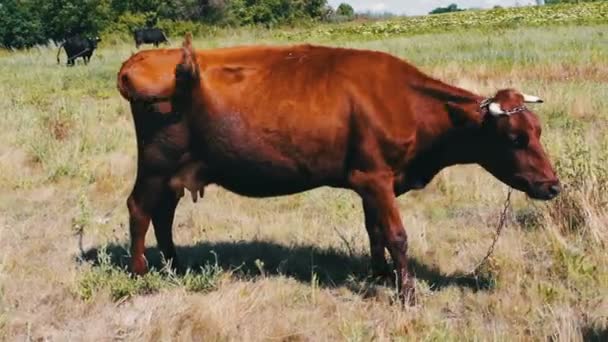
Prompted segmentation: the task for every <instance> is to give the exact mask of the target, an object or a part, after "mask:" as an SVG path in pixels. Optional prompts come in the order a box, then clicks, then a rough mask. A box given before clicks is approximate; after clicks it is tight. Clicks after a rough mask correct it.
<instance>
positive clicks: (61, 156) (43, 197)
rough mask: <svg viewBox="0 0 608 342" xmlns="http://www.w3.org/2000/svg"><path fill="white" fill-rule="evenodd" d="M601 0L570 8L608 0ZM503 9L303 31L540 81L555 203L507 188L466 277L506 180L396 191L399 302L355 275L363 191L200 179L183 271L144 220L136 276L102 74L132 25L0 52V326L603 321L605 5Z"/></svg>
mask: <svg viewBox="0 0 608 342" xmlns="http://www.w3.org/2000/svg"><path fill="white" fill-rule="evenodd" d="M605 4H606V3H605V2H604V3H603V4H600V5H598V4H592V5H584V6H581V9H585V8H588V7H589V6H591V7H589V8H599V9H601V11H604V12H601V11H596V12H597V13H606V12H605V11H606V7H605V6H606V5H605ZM592 6H597V7H592ZM505 11H507V10H505ZM508 11H510V10H508ZM530 11H532V10H530ZM594 13H595V12H594ZM475 15H476V14H475ZM463 16H464V14H463ZM442 18H461V17H459V15H454V17H452V16H451V15H450V16H442ZM462 18H464V17H462ZM433 20H434V19H433ZM438 20H439V19H438ZM522 20H530V19H529V18H527V17H526V18H524V19H522ZM374 25H387V27H389V26H390V25H393V24H380V23H378V24H374ZM514 26H515V27H514V28H512V29H507V28H503V29H501V30H491V29H480V28H474V29H470V30H468V31H462V30H461V31H458V32H453V33H450V32H444V33H429V34H420V35H415V36H411V37H400V38H386V39H356V38H353V39H351V38H348V37H349V36H350V35H352V34H353V33H352V32H349V33H348V35H342V34H336V35H334V34H333V33H332V34H330V35H329V38H327V37H324V36H323V35H321V34H319V33H318V32H317V31H314V32H313V33H311V35H310V36H309V37H308V38H307V39H306V40H308V41H312V42H315V41H319V42H323V43H324V44H332V45H339V46H350V47H356V48H367V49H376V50H383V51H387V52H390V53H393V54H396V55H398V56H400V57H402V58H405V59H407V60H409V61H411V62H413V63H414V64H416V65H417V66H418V67H420V68H421V69H423V70H424V71H425V72H427V73H429V74H431V75H433V76H435V77H438V78H441V79H443V80H445V81H448V82H450V83H453V84H457V85H460V86H462V87H465V88H467V89H470V90H473V91H476V92H479V93H481V94H486V95H491V94H492V93H493V92H494V91H495V90H496V89H498V88H503V87H510V86H513V87H516V88H518V89H521V90H522V91H525V92H527V93H530V94H535V95H539V96H541V97H542V98H543V99H544V100H545V103H544V104H542V105H535V106H534V108H535V110H536V112H537V113H538V114H539V116H540V117H541V118H542V121H543V128H544V129H543V142H544V144H545V146H546V147H547V148H548V150H549V153H550V154H551V156H552V158H553V160H555V162H556V167H557V170H558V173H559V176H560V177H561V179H562V181H563V182H564V183H565V185H566V190H565V191H564V193H563V194H562V195H561V196H560V198H559V200H556V201H553V202H551V203H539V202H534V201H531V200H529V199H527V198H526V197H525V195H523V194H521V193H516V194H515V195H514V205H513V209H512V211H510V212H509V219H508V226H507V228H506V229H505V231H504V233H503V236H502V237H501V239H500V241H499V243H498V245H497V248H496V251H495V253H494V255H493V256H492V258H491V260H490V263H489V264H488V265H487V266H486V267H485V268H484V270H483V272H482V274H481V275H480V276H479V277H477V278H473V277H470V276H467V275H466V273H467V272H468V271H469V270H470V269H471V268H472V267H474V266H475V264H476V263H477V262H478V261H479V260H480V258H481V257H483V255H484V253H485V252H486V249H487V247H488V245H489V244H490V242H491V240H492V237H493V233H494V229H495V224H496V221H497V219H498V215H499V212H500V210H501V205H502V202H503V201H504V198H505V196H506V191H507V188H506V186H505V185H502V184H501V183H499V182H498V181H497V180H495V179H494V178H492V177H491V176H489V175H487V174H486V173H484V172H483V171H482V170H481V169H480V168H479V167H475V166H466V167H464V166H463V167H453V168H451V169H449V170H446V171H444V172H442V174H440V175H439V176H438V177H437V178H436V179H435V180H434V182H433V183H432V184H431V185H430V186H429V187H428V188H427V189H425V190H423V191H416V192H412V193H409V194H407V195H404V196H402V197H401V198H400V199H399V205H400V209H401V214H402V217H403V221H404V223H405V225H406V229H407V230H408V232H409V236H410V237H411V243H410V246H411V247H410V253H411V255H412V259H413V261H412V263H413V268H414V271H415V273H416V275H417V279H418V282H417V291H418V295H419V299H420V305H419V306H418V307H415V308H406V309H401V308H400V307H399V306H397V305H392V304H391V301H392V296H393V294H394V291H393V287H392V286H391V285H390V284H379V283H375V282H373V281H372V280H371V279H370V278H369V277H368V274H367V267H368V262H369V260H368V254H369V252H368V240H367V236H366V232H365V228H364V226H363V214H362V209H361V208H360V203H359V200H358V198H357V197H356V196H355V195H354V194H352V193H350V192H347V191H338V190H330V189H318V190H315V191H311V192H307V193H303V194H299V195H294V196H288V197H280V198H272V199H265V200H255V199H248V198H243V197H240V196H237V195H234V194H231V193H228V192H226V191H224V190H222V189H220V188H210V189H209V191H207V193H206V197H205V198H204V199H203V200H202V201H199V203H197V204H193V203H191V201H189V200H183V201H182V203H181V204H180V207H179V208H178V211H177V218H176V223H175V226H174V227H175V238H176V243H177V245H178V246H179V247H178V254H179V255H180V257H181V258H182V260H184V261H186V262H187V263H188V264H189V265H190V266H191V267H192V272H190V273H188V274H187V275H175V274H171V273H170V272H167V271H166V270H163V269H162V263H161V261H160V260H159V254H158V251H157V250H156V248H155V240H154V237H153V234H152V233H151V232H150V233H149V234H148V238H149V239H148V246H149V247H150V250H149V253H148V258H149V260H150V261H151V262H152V264H153V266H155V268H156V270H155V271H154V272H152V273H151V274H149V275H147V276H145V277H143V278H138V279H133V278H130V277H129V276H128V274H127V273H126V272H125V271H124V270H123V266H124V265H125V263H126V262H127V261H128V257H127V246H128V242H129V238H128V227H127V224H128V214H127V210H126V205H125V201H126V198H127V196H128V194H129V192H130V190H131V187H132V184H133V181H134V179H135V158H136V148H135V135H134V129H133V125H132V119H131V115H130V110H129V107H128V104H127V102H126V101H124V100H122V98H120V96H119V94H118V92H117V91H116V88H115V82H116V79H115V78H116V72H117V71H118V69H119V67H120V64H121V62H122V61H124V60H125V59H126V58H128V57H129V56H130V55H131V53H132V52H134V48H133V46H132V44H130V43H129V44H128V45H127V44H120V45H117V46H113V47H106V48H102V49H100V50H99V51H96V52H95V54H94V56H93V58H92V60H91V63H90V65H89V66H87V67H85V66H82V65H77V66H76V67H74V68H66V67H65V66H64V65H63V63H64V61H65V55H63V57H62V61H63V62H62V65H57V64H56V62H55V54H56V50H53V49H48V48H40V49H31V50H29V51H27V52H20V53H8V52H3V53H2V54H0V94H2V95H1V96H0V108H2V110H1V111H0V128H1V130H2V132H3V133H2V134H0V190H2V191H0V336H2V337H3V339H4V340H11V341H13V340H28V341H29V340H44V339H46V338H48V339H49V340H54V341H58V340H59V341H62V340H90V341H92V340H128V341H132V340H152V341H157V340H184V341H189V340H191V339H193V337H196V338H198V339H200V340H204V341H210V340H222V341H223V340H234V341H237V340H254V341H260V340H265V341H266V340H280V341H283V340H290V341H291V340H314V341H319V340H332V341H333V340H348V341H368V340H394V339H406V340H407V339H413V340H437V341H444V340H459V341H460V340H501V341H502V340H504V341H507V340H508V341H511V340H546V339H550V340H560V341H582V340H594V339H595V340H598V341H599V340H606V339H607V338H608V337H607V336H608V253H607V252H606V247H607V246H606V241H608V211H607V208H608V44H607V43H608V36H607V35H606V32H608V31H607V30H608V24H606V23H605V24H597V23H591V24H586V25H578V26H556V27H551V28H550V29H548V28H518V27H517V25H514ZM336 27H337V26H336ZM348 27H350V26H344V28H343V29H344V30H350V29H349V28H348ZM353 27H355V26H353ZM289 34H295V33H293V32H291V33H289ZM362 34H364V33H362ZM389 34H392V33H389ZM286 37H287V36H283V37H278V38H277V37H275V38H274V39H277V40H276V41H278V42H285V39H286ZM294 37H295V38H294ZM298 37H300V36H297V35H295V36H289V37H287V38H290V39H296V40H297V39H299V38H298ZM374 37H375V38H378V36H374ZM260 41H262V42H265V43H270V42H272V41H273V40H272V39H271V38H269V36H267V35H266V36H264V35H260V37H258V36H256V34H252V33H245V32H240V33H239V32H235V33H234V34H233V35H231V36H221V37H216V38H213V39H199V40H198V41H196V42H195V46H196V47H197V48H206V47H214V46H226V45H234V44H237V43H257V42H260ZM173 44H174V46H178V44H179V38H174V43H173ZM395 92H396V93H395V94H387V96H389V95H390V96H398V89H397V90H395ZM80 232H82V234H80ZM79 236H80V237H81V239H80V238H79ZM79 244H81V245H82V249H83V251H84V252H85V255H84V259H85V260H84V261H83V260H81V259H82V255H81V252H80V249H79Z"/></svg>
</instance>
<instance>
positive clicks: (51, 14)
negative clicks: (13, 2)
mask: <svg viewBox="0 0 608 342" xmlns="http://www.w3.org/2000/svg"><path fill="white" fill-rule="evenodd" d="M36 2H37V3H38V4H37V8H38V11H39V13H40V18H41V20H42V22H44V27H45V36H46V37H47V38H48V39H53V40H55V41H60V40H63V39H65V38H67V37H69V36H72V35H83V36H92V35H97V34H99V32H100V31H101V30H102V29H103V28H104V27H105V26H106V25H108V23H109V22H110V21H111V20H112V19H113V17H114V16H113V11H112V7H111V1H110V0H37V1H36Z"/></svg>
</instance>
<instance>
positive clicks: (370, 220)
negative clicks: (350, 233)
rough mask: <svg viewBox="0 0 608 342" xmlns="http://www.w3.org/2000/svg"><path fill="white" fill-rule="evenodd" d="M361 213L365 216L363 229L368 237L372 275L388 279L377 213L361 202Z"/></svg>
mask: <svg viewBox="0 0 608 342" xmlns="http://www.w3.org/2000/svg"><path fill="white" fill-rule="evenodd" d="M363 213H364V214H365V229H366V230H367V235H368V236H369V247H370V255H371V268H372V274H373V276H374V277H381V278H384V277H388V276H390V270H389V267H388V264H387V263H386V258H385V257H384V249H385V247H386V242H385V240H384V234H383V232H382V229H381V228H380V223H379V221H378V216H377V212H376V210H373V207H372V206H371V203H369V201H365V200H364V201H363Z"/></svg>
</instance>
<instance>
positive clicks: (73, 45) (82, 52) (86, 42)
mask: <svg viewBox="0 0 608 342" xmlns="http://www.w3.org/2000/svg"><path fill="white" fill-rule="evenodd" d="M100 41H101V38H99V37H95V38H82V37H79V36H76V37H70V38H68V39H67V40H66V41H65V42H63V43H62V44H61V45H59V51H57V64H59V54H60V53H61V48H62V47H63V49H64V50H65V53H66V55H67V56H68V61H67V65H68V66H73V65H74V62H75V60H76V58H79V57H82V59H83V60H84V64H88V63H89V60H90V59H91V55H93V51H95V49H96V48H97V43H99V42H100Z"/></svg>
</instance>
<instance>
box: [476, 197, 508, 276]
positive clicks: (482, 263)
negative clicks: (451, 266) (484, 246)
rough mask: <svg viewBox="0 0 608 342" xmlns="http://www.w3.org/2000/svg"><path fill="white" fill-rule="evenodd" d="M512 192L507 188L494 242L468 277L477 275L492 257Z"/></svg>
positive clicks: (505, 217)
mask: <svg viewBox="0 0 608 342" xmlns="http://www.w3.org/2000/svg"><path fill="white" fill-rule="evenodd" d="M512 192H513V188H509V193H508V194H507V199H506V200H505V204H504V206H503V209H502V213H501V214H500V219H499V221H498V226H497V227H496V234H495V235H494V240H493V241H492V244H491V245H490V248H488V252H487V253H486V255H485V256H484V257H483V259H481V261H480V262H479V263H478V264H477V266H475V268H473V270H471V271H470V272H469V274H470V275H476V274H478V273H479V270H480V269H481V267H482V266H483V265H484V264H485V263H486V262H487V261H488V259H489V258H490V256H492V253H494V247H496V243H497V242H498V238H499V237H500V233H501V232H502V229H503V228H504V227H505V226H506V223H507V212H508V211H509V208H510V207H511V193H512Z"/></svg>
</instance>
